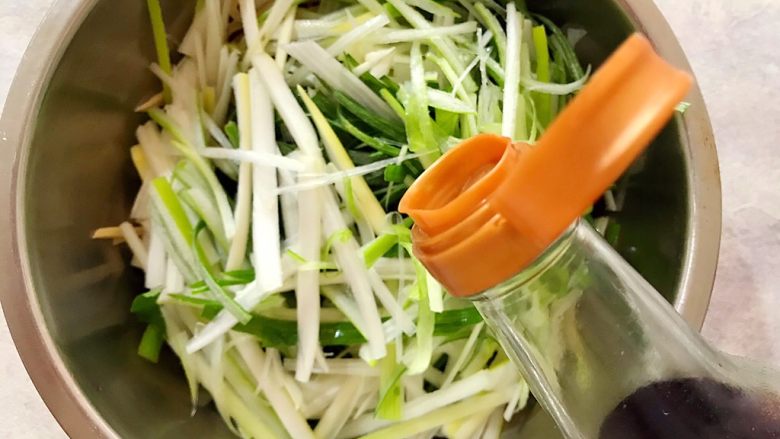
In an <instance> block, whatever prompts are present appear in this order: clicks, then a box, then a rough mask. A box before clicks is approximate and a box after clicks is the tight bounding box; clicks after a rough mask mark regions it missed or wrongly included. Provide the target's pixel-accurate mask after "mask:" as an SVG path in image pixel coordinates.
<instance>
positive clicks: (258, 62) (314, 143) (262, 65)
mask: <svg viewBox="0 0 780 439" xmlns="http://www.w3.org/2000/svg"><path fill="white" fill-rule="evenodd" d="M318 47H319V46H318ZM291 54H292V53H291ZM252 65H253V66H254V68H255V69H256V70H257V72H258V73H259V74H260V77H261V78H262V80H263V82H264V85H265V86H266V89H267V90H268V93H269V94H270V95H271V100H272V101H273V103H274V107H276V111H278V112H279V115H280V116H281V117H282V120H283V121H284V124H285V125H286V126H287V128H288V129H289V130H290V134H292V136H293V139H294V140H295V144H296V145H297V146H298V148H300V149H301V151H303V152H304V153H305V154H309V155H312V156H315V157H317V156H320V155H321V153H320V147H319V141H318V140H317V134H316V133H315V132H314V127H313V126H312V125H311V122H309V118H308V117H306V113H304V112H303V109H302V108H301V106H300V105H298V101H297V100H295V95H293V93H292V91H291V90H290V88H289V87H288V86H287V83H286V82H285V80H284V76H283V75H282V72H281V70H279V68H278V67H277V66H276V63H275V62H274V60H273V59H272V58H271V57H270V56H268V55H266V54H265V53H260V54H257V55H255V56H253V57H252Z"/></svg>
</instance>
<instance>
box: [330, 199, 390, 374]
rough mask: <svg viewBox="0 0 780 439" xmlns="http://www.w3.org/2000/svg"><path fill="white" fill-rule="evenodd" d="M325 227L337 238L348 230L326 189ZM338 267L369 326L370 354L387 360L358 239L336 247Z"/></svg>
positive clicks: (377, 311) (378, 318)
mask: <svg viewBox="0 0 780 439" xmlns="http://www.w3.org/2000/svg"><path fill="white" fill-rule="evenodd" d="M322 193H323V197H322V198H323V211H324V212H323V220H324V221H323V224H324V227H325V233H326V234H327V235H329V236H330V235H333V234H335V233H339V232H341V231H342V230H345V229H346V224H344V218H343V217H342V216H341V211H340V210H339V207H338V203H337V202H336V200H335V198H334V195H333V193H332V190H330V189H323V190H322ZM333 252H334V253H335V259H336V263H337V264H338V265H339V267H340V268H341V270H342V272H343V273H344V276H345V278H346V279H347V282H348V284H349V286H350V288H351V290H352V294H353V295H354V296H355V300H356V301H357V304H358V308H359V309H360V314H361V315H362V317H363V320H364V322H365V325H366V332H367V333H366V339H367V341H368V346H369V350H370V353H369V354H370V358H371V359H374V360H378V359H380V358H382V357H384V356H385V353H386V348H385V336H384V333H383V332H382V320H381V319H380V317H379V310H378V309H377V306H376V301H375V300H374V294H373V292H372V289H371V282H370V281H369V279H368V277H369V276H368V272H367V269H366V266H365V264H364V263H363V261H362V259H361V258H360V246H358V244H357V242H356V241H355V238H353V237H352V236H349V237H348V238H346V239H345V240H344V241H341V240H338V239H337V240H336V242H334V243H333Z"/></svg>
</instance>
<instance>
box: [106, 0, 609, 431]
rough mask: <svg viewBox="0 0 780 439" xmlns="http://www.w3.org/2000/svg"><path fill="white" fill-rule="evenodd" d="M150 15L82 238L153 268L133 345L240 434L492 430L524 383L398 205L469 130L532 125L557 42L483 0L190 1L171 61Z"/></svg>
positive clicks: (543, 108) (520, 133)
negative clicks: (112, 155)
mask: <svg viewBox="0 0 780 439" xmlns="http://www.w3.org/2000/svg"><path fill="white" fill-rule="evenodd" d="M148 8H149V12H150V17H151V23H152V29H153V32H154V37H155V43H156V49H157V54H158V61H157V63H156V64H154V65H152V71H153V72H154V74H155V75H157V76H158V77H159V79H160V80H161V82H162V84H163V90H162V92H161V93H159V94H158V95H156V96H154V97H152V98H151V99H150V100H149V101H147V102H145V103H144V104H142V105H141V106H140V107H139V109H138V110H139V111H144V112H146V113H148V115H149V118H150V119H151V120H150V121H149V122H147V123H145V124H144V125H142V126H140V127H138V129H137V139H138V145H136V146H133V147H132V148H131V157H132V161H133V163H134V165H135V167H136V169H137V171H138V174H139V175H140V178H141V180H142V185H141V189H140V191H139V192H138V196H137V198H136V200H135V203H134V205H133V207H132V212H131V215H130V219H129V221H128V222H125V223H123V224H121V225H120V226H118V227H107V228H105V229H100V230H98V231H97V232H96V233H95V237H96V238H114V240H115V241H116V242H125V243H126V244H127V246H128V247H129V248H130V250H131V251H132V254H133V260H132V263H133V265H135V266H136V267H138V268H140V269H141V270H143V271H144V273H145V285H146V288H148V291H147V292H145V293H143V294H141V295H139V296H138V297H137V298H136V299H135V300H134V302H133V305H132V312H133V313H135V314H136V315H137V316H138V317H139V318H140V319H141V320H142V321H143V322H145V323H146V324H147V326H146V330H145V332H144V334H143V337H142V340H141V343H140V346H139V348H138V353H139V354H140V355H141V356H142V357H144V358H146V359H148V360H150V361H153V362H156V361H157V360H158V356H159V354H160V350H161V348H162V346H163V344H164V343H167V344H168V345H169V346H170V347H171V349H172V350H173V352H175V354H176V355H177V356H178V358H179V360H180V361H181V365H182V368H183V369H184V373H185V375H186V379H187V382H188V383H189V387H190V390H191V395H192V404H193V407H198V406H199V405H203V403H204V402H203V401H198V393H199V392H198V390H199V388H200V387H203V388H205V389H206V390H207V391H208V392H209V394H210V395H211V398H212V400H213V402H214V405H215V407H216V409H217V410H218V411H219V413H220V414H221V415H222V417H223V418H224V421H225V424H226V425H227V427H228V428H230V429H231V430H232V431H233V432H234V433H235V434H237V435H239V436H243V437H253V438H276V437H292V438H296V439H300V438H313V437H316V438H347V437H358V436H363V435H366V437H372V438H393V439H395V438H401V437H420V438H422V437H427V438H431V437H433V436H446V437H452V438H472V437H483V438H496V437H498V435H499V434H500V432H501V430H502V428H503V427H504V425H505V423H506V422H508V421H510V420H511V419H512V416H513V414H514V413H516V412H517V411H518V410H520V409H522V408H523V407H524V406H525V405H526V402H527V401H528V388H527V386H526V384H525V383H524V381H523V380H522V378H521V377H519V376H518V375H517V373H516V372H515V370H514V368H513V367H512V366H511V365H510V364H509V362H508V360H507V357H506V356H505V354H504V353H503V352H502V350H501V349H500V347H499V346H498V345H497V343H496V342H495V341H494V340H493V338H492V337H491V334H490V333H489V331H488V330H487V329H486V328H485V326H484V324H483V322H482V319H481V317H480V316H479V314H478V313H477V312H476V310H475V309H474V308H473V307H472V306H471V305H470V304H469V303H468V302H465V301H461V300H458V299H454V298H452V297H449V296H445V294H444V292H443V291H442V288H441V287H440V286H439V285H438V283H437V282H436V281H435V280H434V279H433V278H432V277H431V276H429V275H428V274H427V273H426V271H425V270H424V268H423V267H422V266H421V265H420V263H419V262H418V261H416V260H415V258H414V257H413V256H412V254H411V247H410V246H411V242H410V232H409V230H410V227H411V222H410V221H409V220H408V219H404V218H403V217H402V216H401V215H399V214H398V213H397V212H396V211H395V209H396V205H397V203H398V200H399V199H400V197H401V196H402V195H403V193H404V191H405V190H406V189H407V188H408V187H409V185H410V184H411V183H412V182H413V181H414V179H415V178H416V177H417V176H418V175H420V173H421V172H422V171H423V170H424V169H425V168H426V167H427V166H430V165H431V164H432V163H433V162H434V161H435V160H436V158H437V157H439V156H440V155H441V154H442V153H443V152H445V151H447V149H448V148H450V147H452V146H453V145H455V144H457V143H458V142H459V141H460V140H461V139H464V138H467V137H469V136H471V135H473V134H476V133H479V132H495V133H500V134H502V135H504V136H507V137H511V138H514V139H517V140H525V141H528V142H530V143H533V142H534V140H535V139H536V138H537V137H538V136H539V135H541V134H542V133H543V132H544V130H545V127H547V126H548V124H549V123H550V121H551V120H553V118H554V117H555V115H556V114H557V113H558V111H559V110H560V109H561V108H562V107H563V106H564V105H565V104H566V102H567V100H568V99H569V98H570V96H571V93H574V92H575V91H577V90H578V89H579V88H580V87H581V86H582V85H583V83H584V81H585V80H586V77H587V74H586V72H584V71H583V69H582V68H581V66H580V64H579V63H578V61H577V59H576V57H575V55H574V52H573V50H572V47H571V44H570V42H569V40H568V38H567V36H566V35H564V33H563V32H562V31H561V30H560V29H558V28H557V27H556V26H555V25H554V24H553V23H551V22H550V21H548V20H546V19H545V18H543V17H539V16H535V15H531V14H529V13H528V12H527V11H525V10H524V7H523V6H522V5H516V4H514V3H507V4H504V3H500V2H497V1H495V0H482V1H473V0H458V1H438V0H437V1H434V0H387V1H386V2H385V1H381V0H357V2H351V1H349V0H344V1H339V0H322V1H319V2H304V3H301V2H297V1H294V0H276V1H259V2H255V1H254V0H238V1H237V2H236V1H231V0H201V1H199V2H197V5H196V6H195V8H196V11H195V17H194V20H193V23H192V25H191V28H190V29H189V31H188V32H187V34H186V36H185V37H184V39H183V40H182V41H181V42H180V44H178V47H177V49H178V52H179V53H180V55H175V54H172V53H171V51H170V49H169V45H168V42H167V37H166V31H165V24H164V22H163V17H162V12H161V8H160V5H159V4H158V1H157V0H148ZM172 59H180V60H179V61H178V62H176V63H175V65H174V63H173V62H172ZM607 198H608V199H607V200H606V201H607V204H609V202H610V200H609V198H610V197H607ZM613 204H614V202H613ZM603 226H604V224H602V229H603V228H604V227H603ZM535 306H536V307H537V308H538V312H539V316H540V322H544V321H545V319H546V318H547V317H548V316H549V314H550V312H551V310H550V309H549V307H548V305H547V304H545V303H538V304H536V305H535ZM540 324H541V323H540Z"/></svg>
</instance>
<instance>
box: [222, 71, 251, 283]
mask: <svg viewBox="0 0 780 439" xmlns="http://www.w3.org/2000/svg"><path fill="white" fill-rule="evenodd" d="M233 89H234V90H235V95H236V114H237V118H238V129H239V130H240V132H241V133H242V136H241V139H240V145H239V148H240V150H242V151H250V150H251V149H252V107H251V102H250V101H251V96H250V94H249V75H248V74H246V73H239V74H237V75H236V76H235V77H234V78H233ZM251 214H252V165H251V163H248V162H242V163H241V166H240V167H239V169H238V193H237V195H236V209H235V213H234V216H233V217H234V218H235V221H236V233H235V234H234V235H233V239H232V241H231V242H230V251H229V252H228V258H227V262H226V263H225V270H226V271H231V270H236V269H239V268H241V266H242V265H243V263H244V260H245V259H246V247H247V242H248V238H249V226H250V222H251Z"/></svg>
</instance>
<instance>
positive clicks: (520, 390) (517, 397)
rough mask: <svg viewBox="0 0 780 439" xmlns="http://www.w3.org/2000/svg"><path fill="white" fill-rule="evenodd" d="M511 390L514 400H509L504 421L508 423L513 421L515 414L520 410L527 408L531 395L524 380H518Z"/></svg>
mask: <svg viewBox="0 0 780 439" xmlns="http://www.w3.org/2000/svg"><path fill="white" fill-rule="evenodd" d="M518 378H519V377H518ZM510 388H511V389H512V393H511V395H512V398H510V399H509V402H508V403H507V405H506V408H505V409H504V420H505V421H507V422H509V421H510V420H511V419H512V415H514V414H515V411H516V410H517V409H518V408H520V407H525V405H526V403H527V402H528V394H529V390H528V384H526V382H525V380H523V379H517V380H516V382H515V383H514V384H513V385H512V386H511V387H510Z"/></svg>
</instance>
